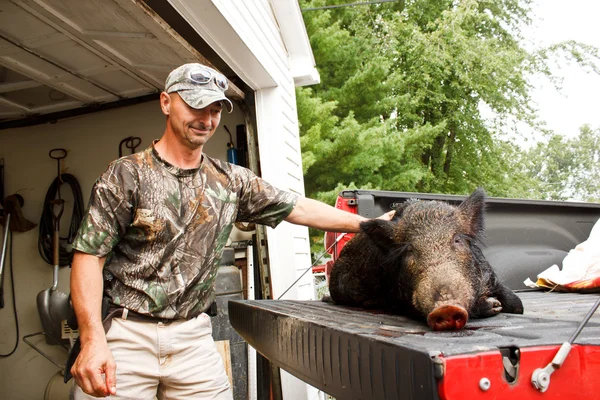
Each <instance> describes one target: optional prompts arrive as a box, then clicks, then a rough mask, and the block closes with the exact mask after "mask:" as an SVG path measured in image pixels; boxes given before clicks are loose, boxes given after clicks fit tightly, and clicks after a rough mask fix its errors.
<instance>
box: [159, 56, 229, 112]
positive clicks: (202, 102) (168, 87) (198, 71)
mask: <svg viewBox="0 0 600 400" xmlns="http://www.w3.org/2000/svg"><path fill="white" fill-rule="evenodd" d="M228 87H229V83H228V81H227V78H226V77H225V76H224V75H223V74H221V73H220V72H218V71H216V70H214V69H212V68H210V67H207V66H206V65H202V64H198V63H189V64H183V65H182V66H180V67H177V68H175V69H174V70H173V71H171V73H170V74H169V76H168V77H167V80H166V82H165V92H167V93H173V92H177V93H178V94H179V96H180V97H181V98H182V99H183V101H185V102H186V103H187V104H188V105H189V106H190V107H192V108H196V109H200V108H204V107H206V106H208V105H210V104H212V103H214V102H215V101H221V102H222V103H223V104H224V105H225V107H226V108H227V112H231V111H232V110H233V103H231V101H230V100H229V99H228V98H227V97H225V90H227V88H228Z"/></svg>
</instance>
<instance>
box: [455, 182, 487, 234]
mask: <svg viewBox="0 0 600 400" xmlns="http://www.w3.org/2000/svg"><path fill="white" fill-rule="evenodd" d="M485 199H486V195H485V191H484V190H483V189H482V188H477V190H475V191H474V192H473V193H472V194H471V195H470V196H469V197H467V198H466V199H465V201H463V202H462V203H461V204H460V206H458V210H459V212H460V215H461V217H462V218H461V219H462V220H463V221H465V224H466V226H465V228H466V229H467V232H468V233H469V234H470V235H472V236H479V235H481V234H483V231H484V229H485V226H484V222H483V213H484V211H485Z"/></svg>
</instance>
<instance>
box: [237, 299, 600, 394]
mask: <svg viewBox="0 0 600 400" xmlns="http://www.w3.org/2000/svg"><path fill="white" fill-rule="evenodd" d="M518 295H519V296H520V297H521V299H522V300H523V303H524V307H525V313H524V314H523V315H512V314H503V313H501V314H499V315H497V316H494V317H491V318H486V319H471V320H469V322H468V323H467V325H466V327H465V329H463V330H460V331H442V332H434V331H432V330H431V329H430V328H429V327H428V326H427V324H426V323H425V321H416V320H413V319H410V318H406V317H403V316H398V315H389V314H385V313H382V312H379V311H373V310H364V309H357V308H350V307H345V306H338V305H333V304H329V303H324V302H320V301H292V300H254V301H232V302H230V303H229V315H230V319H231V324H232V326H233V327H234V328H235V329H236V330H237V331H238V332H239V333H240V335H241V336H242V337H243V338H244V339H245V340H246V341H247V342H248V343H249V344H250V345H252V346H253V347H254V348H256V349H257V351H258V352H260V353H261V354H263V355H264V356H265V357H266V358H268V359H269V360H271V361H272V362H273V363H275V364H276V365H278V366H279V367H281V368H283V369H284V370H286V371H288V372H289V373H291V374H293V375H295V376H297V377H298V378H300V379H302V380H304V381H306V382H308V383H309V384H311V385H313V386H315V387H317V388H319V389H321V390H323V391H324V392H326V393H328V394H330V395H332V396H334V397H336V398H338V399H386V400H387V399H396V398H397V399H435V398H440V397H444V398H450V397H451V396H450V397H449V396H448V393H447V392H444V391H443V390H441V389H442V388H440V387H439V384H440V383H441V382H444V379H445V378H446V379H448V378H449V376H448V374H449V372H450V370H449V368H448V365H449V364H448V365H446V363H447V362H448V360H453V359H459V358H460V357H462V356H465V355H478V359H479V362H480V363H483V361H482V360H485V359H486V358H485V357H484V356H486V355H488V356H493V357H495V358H497V360H496V361H498V360H500V364H498V363H497V362H496V363H495V364H496V365H495V367H493V366H492V364H494V363H493V362H490V361H488V362H487V364H489V365H490V366H491V369H492V371H490V373H491V374H492V375H493V376H497V377H499V378H498V379H499V382H500V383H498V384H496V385H495V389H498V388H499V386H500V385H501V384H504V385H508V386H507V387H509V386H511V385H512V387H514V385H515V384H517V383H519V384H525V385H526V386H527V388H526V389H527V390H530V391H532V390H533V389H532V387H531V383H530V382H529V381H530V378H531V373H532V371H533V369H532V368H526V367H525V365H526V364H527V365H529V366H530V367H531V362H532V361H533V362H534V364H533V365H534V366H535V368H543V367H545V366H546V365H547V364H548V363H549V362H550V360H552V358H553V356H554V354H555V352H556V349H558V346H559V345H560V344H561V343H563V342H566V341H568V340H569V338H570V337H571V336H572V335H573V333H574V332H575V331H576V329H577V327H578V325H579V324H580V322H581V321H582V320H583V319H584V317H585V315H586V314H587V313H588V312H589V310H590V309H591V307H592V306H593V305H594V303H595V301H596V300H597V299H598V296H597V295H596V294H574V293H555V292H554V293H548V292H541V291H522V292H518ZM575 343H577V344H579V345H588V346H594V347H596V346H600V313H599V314H597V315H594V316H593V317H592V318H591V319H590V321H589V322H588V324H587V325H586V327H585V328H584V329H583V331H582V332H581V333H580V335H579V336H578V338H577V340H576V341H575ZM597 348H598V349H600V347H597ZM510 349H513V351H514V349H518V350H519V351H520V358H521V359H520V360H519V363H520V364H521V370H520V371H519V375H518V378H517V380H516V382H513V383H512V384H511V385H509V383H507V382H506V379H505V378H502V376H503V371H502V358H503V357H508V354H509V352H510ZM528 349H529V350H536V351H537V352H531V351H530V352H528ZM540 349H541V350H544V351H542V352H541V353H540V352H539V351H540ZM534 353H535V357H534ZM572 353H573V354H570V355H569V357H570V359H569V358H567V361H566V362H565V365H564V366H563V368H561V369H560V370H558V371H557V372H556V373H555V374H554V375H553V376H552V384H553V385H554V386H551V388H550V389H552V390H554V392H555V394H556V393H558V392H557V391H556V390H557V389H558V386H559V385H560V384H561V380H565V382H564V383H565V384H569V385H573V384H576V383H575V382H574V381H573V379H579V378H577V377H575V376H574V375H573V373H569V369H570V368H577V374H578V375H579V377H581V368H582V367H583V366H585V365H586V363H588V362H592V363H595V364H594V365H596V366H597V365H599V364H600V353H598V352H596V351H593V352H591V353H590V352H589V351H587V353H586V354H587V356H588V357H587V359H585V360H584V359H583V357H579V355H575V354H576V353H577V351H575V350H572ZM527 357H529V359H527ZM575 358H578V359H579V360H578V361H577V362H576V364H577V365H572V366H569V361H570V360H573V359H575ZM572 363H574V361H573V362H572ZM517 365H519V364H517ZM472 368H475V366H472ZM486 368H487V367H486ZM463 369H464V368H463ZM495 369H499V370H497V371H496V370H495ZM528 369H531V371H528ZM467 371H468V368H467ZM472 372H473V373H475V369H473V371H472ZM588 373H591V370H589V369H588ZM594 374H595V372H594ZM584 377H585V376H584ZM475 378H477V379H480V377H477V376H475ZM500 378H502V379H500ZM593 379H595V378H593ZM593 379H592V380H593ZM463 382H464V379H463ZM492 382H494V380H492ZM502 382H503V383H502ZM582 385H583V384H581V383H580V384H578V385H577V386H578V391H579V392H580V393H584V392H582V391H583V390H584V389H585V387H583V386H582ZM478 390H481V389H478ZM442 393H445V394H444V395H442ZM461 393H462V394H461V397H463V398H469V397H464V396H465V395H466V393H467V392H461ZM547 393H550V394H551V393H552V391H551V390H548V392H547ZM514 394H515V392H514V390H513V395H514ZM595 396H596V398H597V396H598V395H597V394H596V395H595ZM546 398H553V397H552V396H550V395H548V396H546Z"/></svg>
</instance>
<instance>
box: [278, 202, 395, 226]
mask: <svg viewBox="0 0 600 400" xmlns="http://www.w3.org/2000/svg"><path fill="white" fill-rule="evenodd" d="M393 216H394V211H390V212H388V213H385V214H383V215H382V216H380V217H379V218H381V219H384V220H386V221H390V220H391V219H392V217H393ZM367 220H368V218H365V217H361V216H360V215H357V214H353V213H349V212H347V211H343V210H340V209H337V208H335V207H332V206H330V205H327V204H325V203H322V202H320V201H317V200H313V199H309V198H306V197H300V198H299V199H298V202H297V203H296V207H294V209H293V210H292V212H291V213H290V215H288V216H287V218H285V221H287V222H290V223H292V224H297V225H304V226H308V227H310V228H316V229H320V230H322V231H328V232H348V233H351V232H359V231H360V223H361V222H364V221H367Z"/></svg>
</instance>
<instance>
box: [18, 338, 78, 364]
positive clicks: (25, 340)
mask: <svg viewBox="0 0 600 400" xmlns="http://www.w3.org/2000/svg"><path fill="white" fill-rule="evenodd" d="M39 335H44V336H45V337H46V339H48V338H49V339H50V340H51V341H53V342H55V343H56V344H57V345H59V346H60V347H62V348H63V349H65V351H66V352H67V353H69V348H68V347H67V346H66V345H64V344H62V343H61V342H60V341H58V340H56V339H55V338H54V337H53V336H52V335H48V334H47V333H46V332H36V333H32V334H30V335H25V336H23V341H24V342H25V343H27V344H28V345H29V346H31V348H33V349H34V350H35V351H37V352H38V353H40V354H41V355H43V356H44V357H46V359H47V360H48V361H50V362H51V363H52V364H54V365H56V366H57V367H58V368H60V369H61V370H63V371H64V369H65V365H61V364H59V363H58V362H57V361H56V360H55V359H54V358H52V357H51V356H49V355H48V354H46V353H44V352H43V351H42V350H41V349H40V348H39V347H37V346H36V345H35V344H33V343H31V342H30V341H29V340H27V339H29V338H32V337H35V336H39Z"/></svg>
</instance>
